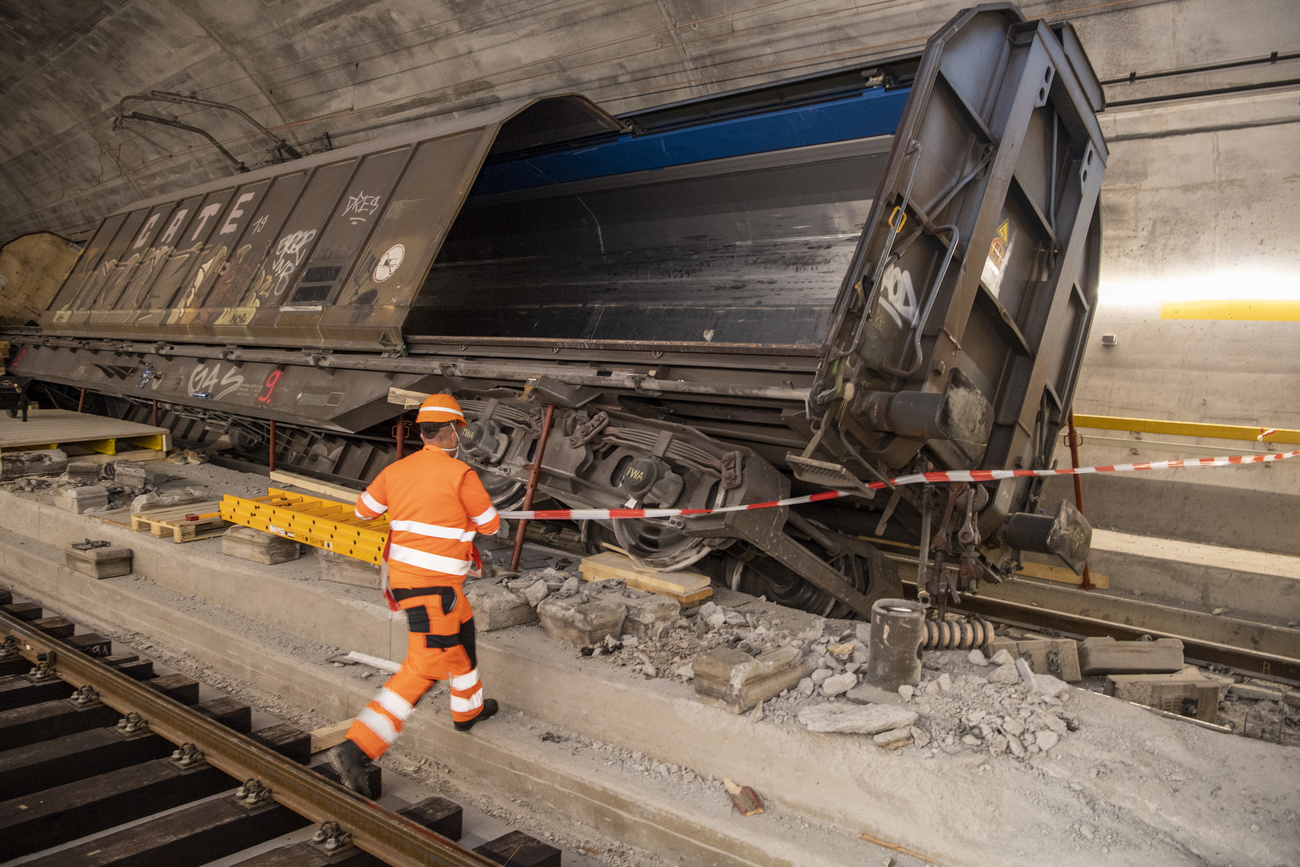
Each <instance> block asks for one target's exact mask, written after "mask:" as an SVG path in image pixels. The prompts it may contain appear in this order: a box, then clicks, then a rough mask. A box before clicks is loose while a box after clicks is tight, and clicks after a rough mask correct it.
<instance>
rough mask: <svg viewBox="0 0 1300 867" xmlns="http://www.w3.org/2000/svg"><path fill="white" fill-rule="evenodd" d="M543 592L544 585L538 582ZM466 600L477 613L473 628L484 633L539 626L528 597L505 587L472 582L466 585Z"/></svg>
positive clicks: (483, 582) (484, 582)
mask: <svg viewBox="0 0 1300 867" xmlns="http://www.w3.org/2000/svg"><path fill="white" fill-rule="evenodd" d="M536 583H538V584H541V585H542V587H543V588H544V587H545V586H546V582H545V581H538V582H536ZM465 598H466V599H468V600H469V604H470V608H472V609H473V610H474V626H475V628H476V629H479V630H481V631H483V632H494V631H496V630H498V629H509V628H510V627H511V626H523V625H525V624H528V623H536V622H537V612H536V610H534V608H533V606H532V605H531V604H529V600H528V598H527V596H526V595H525V594H523V593H516V592H515V591H513V590H511V589H510V588H509V587H507V586H506V585H505V584H494V583H489V582H486V581H471V582H467V583H466V584H465Z"/></svg>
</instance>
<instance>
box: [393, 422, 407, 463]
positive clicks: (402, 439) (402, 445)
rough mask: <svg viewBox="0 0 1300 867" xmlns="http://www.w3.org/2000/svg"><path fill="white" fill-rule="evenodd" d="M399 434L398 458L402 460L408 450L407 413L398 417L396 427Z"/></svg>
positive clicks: (395, 429) (395, 430)
mask: <svg viewBox="0 0 1300 867" xmlns="http://www.w3.org/2000/svg"><path fill="white" fill-rule="evenodd" d="M394 433H395V434H396V435H397V459H398V460H399V461H400V460H401V459H402V458H403V457H404V456H405V451H406V413H402V414H401V415H399V416H398V417H397V427H396V428H394Z"/></svg>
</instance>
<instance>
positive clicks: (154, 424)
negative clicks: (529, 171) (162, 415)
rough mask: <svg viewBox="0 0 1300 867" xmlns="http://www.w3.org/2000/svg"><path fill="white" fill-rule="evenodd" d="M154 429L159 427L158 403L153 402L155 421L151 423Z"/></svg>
mask: <svg viewBox="0 0 1300 867" xmlns="http://www.w3.org/2000/svg"><path fill="white" fill-rule="evenodd" d="M150 424H152V425H153V426H154V427H158V401H157V400H155V401H154V402H153V420H152V421H151V422H150Z"/></svg>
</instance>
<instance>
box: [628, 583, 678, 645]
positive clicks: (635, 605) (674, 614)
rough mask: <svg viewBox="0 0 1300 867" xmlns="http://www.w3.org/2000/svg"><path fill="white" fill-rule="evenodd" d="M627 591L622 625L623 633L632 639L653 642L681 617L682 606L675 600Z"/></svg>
mask: <svg viewBox="0 0 1300 867" xmlns="http://www.w3.org/2000/svg"><path fill="white" fill-rule="evenodd" d="M634 592H636V591H629V592H628V594H627V595H628V596H629V597H630V598H627V599H626V601H625V604H626V605H627V620H625V621H624V623H623V632H624V634H626V635H631V636H632V637H634V638H637V639H642V640H653V639H656V638H659V637H660V636H661V635H663V634H664V633H665V632H667V631H668V630H669V629H671V628H672V627H673V624H675V623H676V622H677V618H678V617H680V616H681V612H682V606H681V605H680V604H679V603H678V602H677V600H675V599H670V598H669V597H667V596H659V595H656V594H653V593H645V594H638V595H636V596H633V595H632V594H633V593H634Z"/></svg>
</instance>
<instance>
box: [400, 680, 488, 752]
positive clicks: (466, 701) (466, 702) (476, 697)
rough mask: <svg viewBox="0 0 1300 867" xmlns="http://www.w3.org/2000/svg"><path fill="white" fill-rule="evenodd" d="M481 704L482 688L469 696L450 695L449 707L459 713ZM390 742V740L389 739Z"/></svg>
mask: <svg viewBox="0 0 1300 867" xmlns="http://www.w3.org/2000/svg"><path fill="white" fill-rule="evenodd" d="M482 706H483V690H481V689H480V690H479V691H478V692H476V693H474V694H473V695H472V696H470V697H469V698H461V697H460V696H458V695H453V696H452V697H451V709H452V710H453V711H458V712H460V713H467V712H469V711H472V710H473V709H474V708H476V707H482ZM389 743H390V744H391V743H392V741H389Z"/></svg>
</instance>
